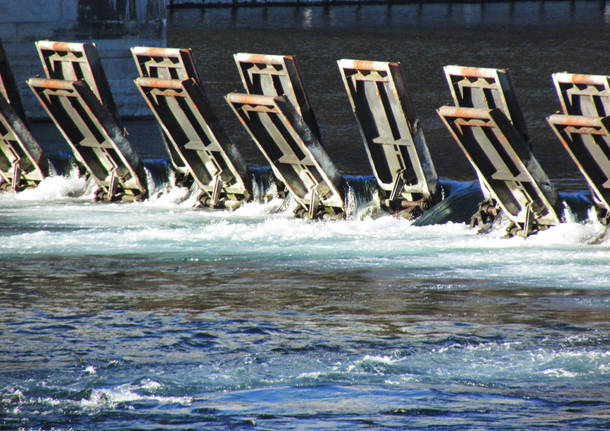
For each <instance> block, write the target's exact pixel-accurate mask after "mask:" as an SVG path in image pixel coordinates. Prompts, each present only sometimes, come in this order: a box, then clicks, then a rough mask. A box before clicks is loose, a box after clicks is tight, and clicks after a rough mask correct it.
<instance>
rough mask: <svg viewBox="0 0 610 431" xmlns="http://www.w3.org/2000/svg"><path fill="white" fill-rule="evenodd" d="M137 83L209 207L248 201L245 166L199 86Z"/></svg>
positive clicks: (144, 80) (152, 81) (157, 81)
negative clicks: (222, 201)
mask: <svg viewBox="0 0 610 431" xmlns="http://www.w3.org/2000/svg"><path fill="white" fill-rule="evenodd" d="M135 82H136V85H137V86H138V88H139V89H140V91H141V93H142V95H143V96H144V98H145V99H146V101H147V103H148V105H149V106H150V108H151V110H152V111H153V112H154V114H155V117H156V119H157V121H158V122H159V124H160V125H161V127H162V128H163V132H164V135H165V136H167V137H168V139H169V143H170V145H171V146H172V148H173V150H174V152H175V153H176V154H178V155H179V156H180V158H181V160H182V163H183V164H184V165H185V166H187V167H188V172H189V173H190V174H191V175H192V176H193V178H194V180H195V181H196V182H197V185H198V186H199V188H201V190H203V191H204V192H205V193H206V195H207V196H208V200H209V202H210V205H209V206H213V207H214V206H217V205H218V204H219V199H220V197H221V195H222V196H223V198H226V197H227V196H228V195H230V196H231V197H232V198H233V200H235V199H238V200H247V199H248V198H249V197H250V195H251V192H250V191H249V189H248V186H247V182H246V179H247V178H248V170H247V167H246V164H245V162H244V161H243V158H242V157H241V155H240V153H239V151H238V149H237V147H235V145H233V144H232V143H231V142H230V141H229V139H228V137H227V135H226V133H225V132H224V129H223V128H222V126H221V124H220V123H219V122H218V120H217V119H216V116H215V115H214V113H213V112H212V110H211V109H210V106H209V103H208V101H207V97H206V95H205V93H204V91H203V89H202V88H201V87H200V85H199V83H198V82H197V81H195V80H194V79H192V78H191V79H185V80H183V81H180V80H177V79H157V78H138V79H136V81H135Z"/></svg>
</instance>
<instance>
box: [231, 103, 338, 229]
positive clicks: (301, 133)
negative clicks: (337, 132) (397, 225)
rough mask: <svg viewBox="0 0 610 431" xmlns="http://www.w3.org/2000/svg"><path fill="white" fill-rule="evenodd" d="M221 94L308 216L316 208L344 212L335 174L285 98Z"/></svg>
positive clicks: (320, 147)
mask: <svg viewBox="0 0 610 431" xmlns="http://www.w3.org/2000/svg"><path fill="white" fill-rule="evenodd" d="M226 99H227V102H228V103H229V105H230V106H231V108H232V109H233V111H234V113H235V114H236V115H237V117H238V118H239V119H240V121H241V123H242V124H243V125H244V127H245V128H246V130H248V132H249V134H250V135H251V136H252V138H253V139H254V141H255V142H256V144H257V146H258V148H259V149H260V150H261V152H262V153H263V154H264V156H265V158H266V159H267V161H268V162H269V164H270V165H271V167H272V169H273V172H274V174H275V175H276V177H277V178H278V179H279V180H280V181H282V182H283V183H284V184H285V185H286V187H287V188H288V190H290V192H291V193H292V194H293V196H294V198H295V199H296V201H297V202H298V203H299V204H300V205H301V206H302V207H303V208H304V209H305V210H307V211H308V214H309V217H310V218H314V217H315V216H316V215H317V213H318V211H319V208H320V207H323V208H331V209H332V210H335V211H338V212H341V213H343V212H344V202H343V197H342V181H343V179H342V177H341V174H340V173H339V171H338V170H337V168H336V167H335V166H334V164H333V163H332V161H331V160H330V158H329V157H328V155H327V153H326V151H325V150H324V148H323V147H322V145H321V144H320V142H319V141H318V139H317V138H316V136H315V135H314V134H313V133H312V132H311V130H310V129H309V127H308V124H306V123H305V121H304V120H303V118H302V117H301V116H300V115H299V113H298V112H297V110H296V108H295V107H294V106H293V105H292V104H291V103H290V101H289V99H288V98H287V97H285V96H275V97H273V96H260V95H252V94H237V93H230V94H228V95H227V96H226Z"/></svg>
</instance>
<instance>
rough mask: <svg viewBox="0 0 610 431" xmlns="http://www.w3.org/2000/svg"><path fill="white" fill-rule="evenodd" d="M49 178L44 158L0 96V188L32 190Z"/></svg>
mask: <svg viewBox="0 0 610 431" xmlns="http://www.w3.org/2000/svg"><path fill="white" fill-rule="evenodd" d="M48 175H49V161H48V160H47V158H46V157H45V156H44V154H43V152H42V149H41V148H40V146H39V145H38V142H36V140H35V139H34V137H33V136H32V134H31V133H30V131H29V129H28V128H27V126H26V124H25V123H24V122H23V120H22V118H21V117H20V116H19V115H18V114H17V112H16V111H15V110H14V108H13V106H12V104H9V103H8V102H7V101H6V99H5V98H4V96H2V95H1V94H0V178H1V179H2V181H1V182H2V188H8V189H13V190H19V189H23V188H27V187H34V186H36V185H37V184H38V183H39V182H40V181H42V180H43V179H44V178H45V177H46V176H48Z"/></svg>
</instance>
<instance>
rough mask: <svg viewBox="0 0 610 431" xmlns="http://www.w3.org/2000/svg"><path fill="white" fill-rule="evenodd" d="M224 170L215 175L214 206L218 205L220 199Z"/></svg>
mask: <svg viewBox="0 0 610 431" xmlns="http://www.w3.org/2000/svg"><path fill="white" fill-rule="evenodd" d="M221 175H222V172H219V173H218V174H216V176H215V177H214V178H215V179H214V190H213V191H212V205H211V206H212V207H216V206H217V205H218V200H219V199H220V191H221V190H222V184H223V182H222V176H221Z"/></svg>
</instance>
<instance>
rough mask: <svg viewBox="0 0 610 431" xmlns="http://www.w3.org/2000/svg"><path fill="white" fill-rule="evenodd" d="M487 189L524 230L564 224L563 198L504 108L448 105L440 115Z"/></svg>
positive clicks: (442, 108) (441, 110)
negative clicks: (559, 199)
mask: <svg viewBox="0 0 610 431" xmlns="http://www.w3.org/2000/svg"><path fill="white" fill-rule="evenodd" d="M437 112H438V114H439V116H440V117H441V119H442V120H443V122H444V123H445V126H447V128H448V129H449V131H450V132H451V134H452V136H453V138H454V139H455V141H456V142H457V143H458V145H459V146H460V148H461V149H462V151H463V152H464V154H465V155H466V157H467V158H468V160H469V161H470V163H471V164H472V166H473V168H474V169H475V171H476V172H477V174H478V176H479V179H480V180H481V181H482V182H483V183H484V184H483V185H484V186H485V187H486V188H488V190H490V193H491V195H492V197H493V199H495V200H496V202H497V203H498V204H499V205H500V206H501V208H502V209H503V211H504V212H505V213H506V215H507V216H508V217H509V218H510V219H511V220H512V221H513V222H514V223H515V224H518V225H519V226H521V227H522V228H523V229H524V230H528V229H529V225H530V223H532V222H535V224H537V225H538V226H549V225H555V224H558V223H559V222H560V221H559V217H558V216H557V213H556V212H555V209H554V206H555V205H556V203H557V196H556V194H555V192H554V189H553V187H552V186H551V183H550V181H549V179H548V177H547V176H546V174H545V173H544V171H543V170H542V169H541V168H540V165H539V164H538V161H537V160H536V159H535V158H534V156H533V154H532V153H531V152H530V151H529V148H528V146H527V144H526V142H525V141H524V140H523V138H522V137H521V135H520V133H519V132H518V131H517V130H516V129H515V128H514V127H513V125H512V124H511V122H510V121H509V119H508V118H507V117H506V116H505V115H504V113H503V112H502V111H500V110H499V109H492V110H488V109H474V108H458V107H452V106H443V107H441V108H440V109H439V110H438V111H437Z"/></svg>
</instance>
